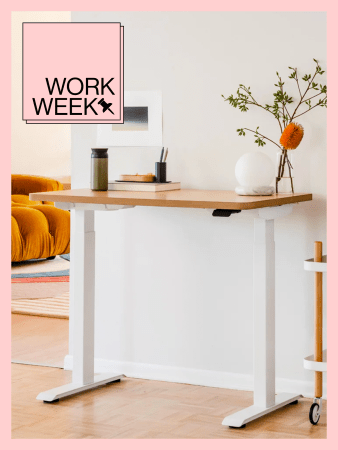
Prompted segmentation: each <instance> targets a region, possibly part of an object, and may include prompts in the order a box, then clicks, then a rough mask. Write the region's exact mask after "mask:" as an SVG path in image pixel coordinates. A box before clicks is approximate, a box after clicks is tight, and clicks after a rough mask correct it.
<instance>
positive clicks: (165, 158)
mask: <svg viewBox="0 0 338 450" xmlns="http://www.w3.org/2000/svg"><path fill="white" fill-rule="evenodd" d="M167 156H168V147H167V150H166V151H165V155H164V160H163V162H166V161H167Z"/></svg>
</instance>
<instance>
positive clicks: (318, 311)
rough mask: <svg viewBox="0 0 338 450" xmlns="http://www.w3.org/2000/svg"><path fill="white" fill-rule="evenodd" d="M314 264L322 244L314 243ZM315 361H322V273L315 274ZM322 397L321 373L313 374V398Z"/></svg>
mask: <svg viewBox="0 0 338 450" xmlns="http://www.w3.org/2000/svg"><path fill="white" fill-rule="evenodd" d="M314 260H315V262H321V261H322V243H321V242H315V257H314ZM314 357H315V361H319V362H322V361H323V273H322V272H315V353H314ZM322 395H323V373H322V372H315V397H318V398H320V397H322Z"/></svg>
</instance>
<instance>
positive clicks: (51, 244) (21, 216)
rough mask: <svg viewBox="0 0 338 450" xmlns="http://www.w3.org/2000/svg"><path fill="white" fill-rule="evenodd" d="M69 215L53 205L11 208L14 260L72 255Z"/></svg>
mask: <svg viewBox="0 0 338 450" xmlns="http://www.w3.org/2000/svg"><path fill="white" fill-rule="evenodd" d="M69 250H70V214H69V212H68V211H63V210H62V209H58V208H55V206H51V205H37V206H29V207H27V206H13V207H12V261H26V260H28V259H39V258H48V257H49V256H56V255H62V254H63V253H69Z"/></svg>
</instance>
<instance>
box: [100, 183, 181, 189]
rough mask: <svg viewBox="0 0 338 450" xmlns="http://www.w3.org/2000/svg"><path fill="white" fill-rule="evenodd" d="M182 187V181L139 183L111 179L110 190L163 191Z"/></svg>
mask: <svg viewBox="0 0 338 450" xmlns="http://www.w3.org/2000/svg"><path fill="white" fill-rule="evenodd" d="M178 189H181V183H179V182H170V183H138V182H134V183H133V182H128V181H109V182H108V191H133V192H137V191H139V192H140V191H143V192H162V191H176V190H178Z"/></svg>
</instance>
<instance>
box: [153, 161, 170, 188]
mask: <svg viewBox="0 0 338 450" xmlns="http://www.w3.org/2000/svg"><path fill="white" fill-rule="evenodd" d="M155 181H156V183H166V182H167V163H165V162H156V163H155Z"/></svg>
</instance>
